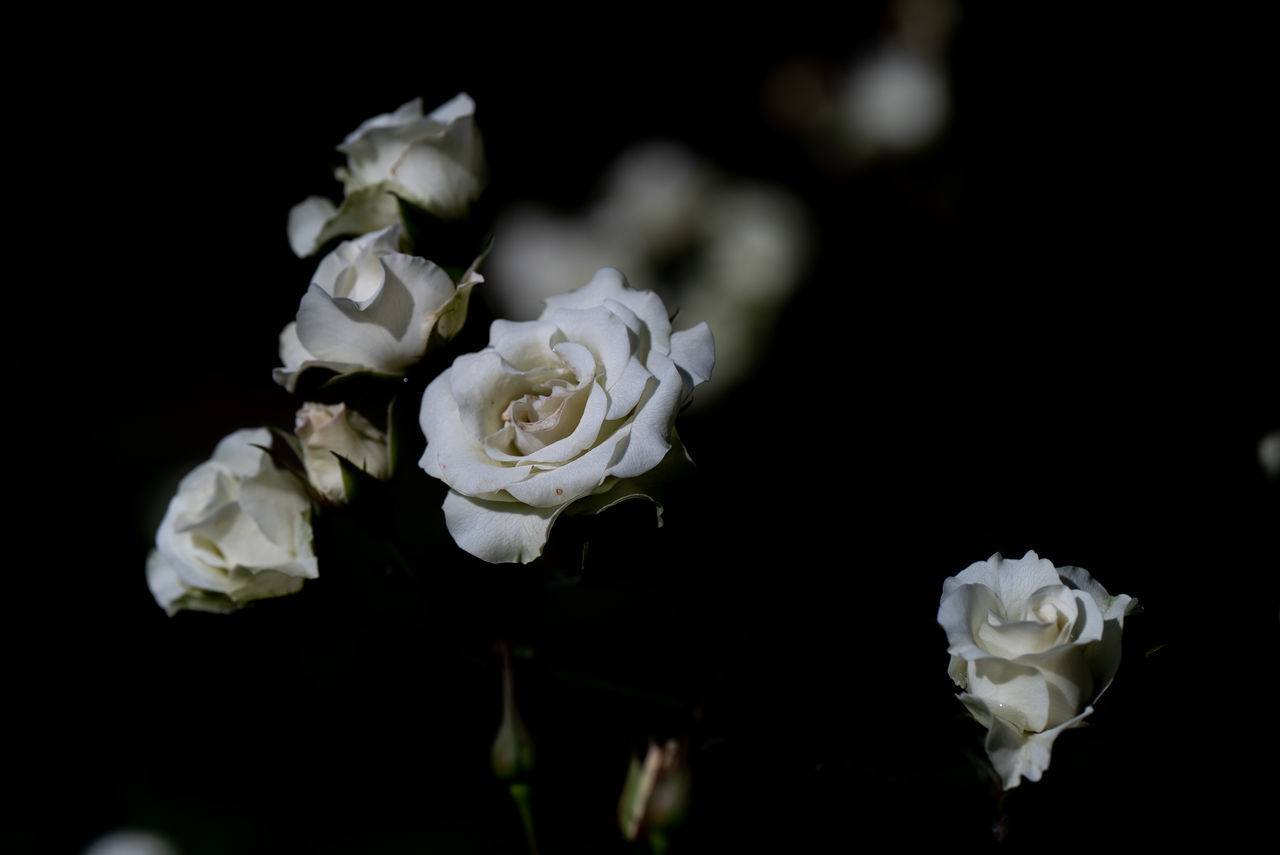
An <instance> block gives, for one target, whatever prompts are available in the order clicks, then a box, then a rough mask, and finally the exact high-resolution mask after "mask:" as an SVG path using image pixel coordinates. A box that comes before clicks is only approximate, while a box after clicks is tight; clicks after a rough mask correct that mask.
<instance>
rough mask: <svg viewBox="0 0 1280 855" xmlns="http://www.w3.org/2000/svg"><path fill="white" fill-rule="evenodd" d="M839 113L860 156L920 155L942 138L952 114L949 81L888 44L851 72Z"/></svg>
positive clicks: (930, 66)
mask: <svg viewBox="0 0 1280 855" xmlns="http://www.w3.org/2000/svg"><path fill="white" fill-rule="evenodd" d="M836 112H837V115H838V117H839V119H838V121H839V123H840V131H841V134H842V136H843V138H844V139H845V140H846V141H847V143H848V144H849V145H850V146H851V147H853V149H854V150H856V151H865V152H868V153H872V152H878V151H885V152H905V151H911V150H914V149H918V148H921V147H923V146H924V145H926V144H927V143H929V142H932V141H933V140H934V139H935V138H936V137H937V136H938V135H939V133H940V132H941V131H942V128H943V126H944V125H945V123H946V120H947V118H948V115H949V114H950V112H951V98H950V93H949V91H948V84H947V78H946V77H945V75H944V74H943V73H942V71H941V69H939V68H938V66H937V65H936V64H935V63H934V62H932V61H930V60H929V58H928V57H926V56H924V55H922V54H921V53H919V52H917V51H914V50H911V49H909V48H907V47H906V46H904V45H900V44H897V43H895V42H893V41H890V42H887V43H886V44H885V45H884V46H882V47H881V49H880V50H878V51H877V52H875V53H872V54H870V55H869V56H867V57H864V58H863V59H862V60H861V61H860V62H858V63H857V64H856V65H854V66H853V67H852V68H851V69H850V71H849V74H848V77H847V78H846V79H845V81H844V84H843V86H842V87H841V91H840V95H839V97H838V98H837V101H836Z"/></svg>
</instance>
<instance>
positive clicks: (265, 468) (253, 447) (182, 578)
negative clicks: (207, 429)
mask: <svg viewBox="0 0 1280 855" xmlns="http://www.w3.org/2000/svg"><path fill="white" fill-rule="evenodd" d="M270 444H271V433H270V431H268V430H267V429H266V428H257V429H246V430H239V431H236V432H235V433H233V434H231V435H230V436H227V437H226V438H224V439H223V440H222V441H221V442H219V443H218V446H217V448H216V449H215V450H214V453H213V457H212V458H211V459H209V460H207V461H205V462H204V463H202V464H200V465H199V466H197V467H196V468H195V469H193V470H192V471H191V472H190V473H189V474H188V475H187V476H186V477H185V478H183V479H182V481H181V482H180V483H179V484H178V492H177V495H175V496H174V497H173V500H172V501H171V502H170V503H169V509H168V511H167V512H166V513H165V516H164V519H163V520H162V521H161V522H160V527H159V529H157V531H156V548H155V549H154V550H153V551H152V552H151V554H150V556H149V557H148V558H147V584H148V585H149V586H150V588H151V593H152V595H153V596H154V597H155V598H156V602H157V603H159V604H160V606H161V607H162V608H164V610H165V611H167V612H168V613H169V614H171V615H172V614H175V613H176V612H178V611H179V610H181V609H193V610H197V611H211V612H226V611H232V610H233V609H236V608H238V607H239V606H242V605H244V604H245V603H247V602H249V601H250V600H257V599H261V598H263V597H278V596H281V595H284V594H292V593H294V592H296V591H299V590H301V588H302V583H303V580H305V579H314V578H316V576H317V575H318V571H317V564H316V556H315V552H314V551H313V548H312V542H311V537H312V536H311V500H310V498H309V497H308V496H307V492H306V489H305V488H304V487H303V485H302V484H301V482H299V481H298V479H297V478H295V477H294V476H293V475H291V474H289V473H287V472H284V471H282V470H280V469H277V468H276V466H275V464H274V463H273V462H272V461H271V458H270V457H269V456H268V455H267V453H266V452H264V451H263V450H262V448H265V447H268V446H270Z"/></svg>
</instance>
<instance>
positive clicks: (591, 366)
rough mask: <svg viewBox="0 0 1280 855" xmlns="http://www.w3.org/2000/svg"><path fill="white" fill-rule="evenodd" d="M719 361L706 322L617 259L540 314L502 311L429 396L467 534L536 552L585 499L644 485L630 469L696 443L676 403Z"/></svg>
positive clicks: (508, 552)
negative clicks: (627, 274)
mask: <svg viewBox="0 0 1280 855" xmlns="http://www.w3.org/2000/svg"><path fill="white" fill-rule="evenodd" d="M714 361H715V351H714V345H713V343H712V340H711V332H710V330H709V329H708V328H707V325H706V324H699V325H698V326H695V327H693V328H692V329H688V330H684V331H681V332H675V333H673V332H672V331H671V323H670V320H669V319H668V315H667V309H666V307H665V306H664V305H663V303H662V300H661V299H660V298H659V297H658V296H657V295H656V294H654V293H653V292H651V291H635V290H632V289H631V288H630V287H629V286H628V285H627V281H626V279H625V278H624V277H623V276H622V274H621V273H619V272H618V271H617V270H613V269H610V268H605V269H602V270H600V271H599V272H597V273H596V275H595V276H594V277H593V278H592V280H591V281H590V282H588V283H587V284H586V285H585V286H583V287H582V288H579V289H578V290H576V291H572V292H570V293H568V294H561V295H559V296H556V297H551V298H549V299H548V300H547V301H546V309H545V310H544V311H543V313H542V315H541V316H540V317H539V318H538V320H536V321H524V322H513V321H501V320H500V321H494V323H493V326H492V327H491V328H490V332H489V346H488V347H487V348H485V349H484V350H482V351H480V352H479V353H472V354H467V355H464V356H460V357H458V358H457V359H456V360H454V363H453V365H452V367H450V368H449V369H447V370H445V371H444V372H443V373H441V374H440V376H439V377H437V378H436V379H435V380H433V381H432V382H431V384H430V385H429V386H428V387H427V390H426V393H425V394H424V395H423V398H422V413H421V425H422V432H423V433H424V434H425V435H426V438H427V449H426V452H425V453H424V454H423V456H422V460H421V465H422V468H423V469H425V470H426V472H427V474H428V475H431V476H432V477H434V478H439V479H441V480H442V481H444V482H445V483H446V484H448V485H449V487H450V490H449V494H448V495H447V496H446V497H445V501H444V513H445V522H446V524H447V525H448V528H449V532H450V534H452V535H453V538H454V540H455V541H456V542H457V544H458V546H460V547H461V548H462V549H464V550H466V551H467V552H469V553H471V554H472V555H475V556H477V557H479V558H482V559H484V560H485V561H490V562H494V563H500V562H521V563H528V562H529V561H532V560H533V559H535V558H537V557H538V555H540V554H541V553H542V548H543V545H544V544H545V543H546V539H547V535H548V533H549V531H550V529H551V526H552V524H553V523H554V522H555V520H556V518H557V517H558V516H559V515H560V514H561V512H563V511H564V510H565V508H567V507H568V506H569V505H570V504H572V503H573V502H575V501H577V500H579V499H582V498H584V497H587V496H592V497H595V498H594V501H595V502H596V503H597V505H598V509H603V508H604V507H607V506H609V505H611V504H614V503H615V502H618V501H621V500H622V499H624V498H629V497H632V496H637V495H643V494H642V493H641V492H640V491H638V490H637V489H636V488H635V487H634V486H633V485H632V483H630V479H633V478H636V477H637V476H641V475H644V474H645V473H648V472H649V471H650V470H652V469H654V468H655V467H657V466H658V464H659V463H662V462H663V460H664V458H666V457H667V456H668V454H669V453H670V454H674V455H683V454H684V452H683V448H682V447H680V443H679V439H678V438H677V436H676V432H675V415H676V411H677V410H678V409H679V408H680V406H681V405H682V404H683V403H685V402H686V401H688V400H689V398H690V396H691V395H692V392H693V387H694V386H696V385H698V384H700V383H702V382H704V381H705V380H707V379H708V378H709V377H710V376H711V368H712V365H713V363H714Z"/></svg>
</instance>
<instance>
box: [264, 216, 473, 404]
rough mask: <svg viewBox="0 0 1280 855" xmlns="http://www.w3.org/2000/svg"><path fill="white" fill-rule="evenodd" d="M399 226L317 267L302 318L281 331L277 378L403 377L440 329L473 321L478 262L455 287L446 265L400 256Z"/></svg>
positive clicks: (286, 382)
mask: <svg viewBox="0 0 1280 855" xmlns="http://www.w3.org/2000/svg"><path fill="white" fill-rule="evenodd" d="M402 233H403V230H402V228H401V226H399V225H394V226H388V227H387V228H385V229H383V230H381V231H377V232H371V233H370V234H367V235H363V236H362V237H359V238H357V239H355V240H349V241H343V242H342V243H340V244H339V245H338V246H337V248H336V249H334V250H333V252H331V253H329V254H328V255H326V256H325V257H324V259H323V260H322V261H321V262H320V264H319V266H318V267H316V272H315V276H314V277H312V280H311V287H310V288H308V289H307V293H306V294H304V295H303V297H302V302H301V303H300V304H299V305H298V319H297V321H295V322H293V323H290V324H289V325H287V326H286V327H285V328H284V331H283V332H282V333H281V334H280V360H281V361H282V362H283V363H284V366H283V367H281V368H277V369H275V371H274V372H273V374H272V376H273V377H274V378H275V381H276V382H277V383H279V384H280V385H281V386H284V387H285V388H286V389H288V390H289V391H290V392H292V391H294V390H295V388H296V386H297V382H298V377H299V376H300V375H301V374H302V373H303V372H304V371H307V370H309V369H312V368H324V369H328V370H329V371H334V372H337V373H339V374H349V373H351V372H355V371H369V372H374V373H379V374H403V373H404V372H405V371H407V370H408V369H409V367H410V366H412V365H413V364H414V363H415V362H417V361H418V360H419V359H421V358H422V354H423V353H424V352H425V351H426V349H427V342H428V341H429V340H430V338H431V334H432V332H433V331H434V332H435V333H436V334H437V335H439V336H441V337H443V338H446V339H447V338H450V337H452V336H453V335H455V334H456V333H457V332H458V330H460V329H461V328H462V325H463V323H464V322H465V321H466V317H467V302H468V299H469V297H470V294H471V288H472V287H473V286H474V285H476V284H477V283H479V282H482V281H484V278H483V277H482V276H480V274H478V273H476V272H475V267H474V265H473V266H472V268H471V269H470V270H467V271H466V273H465V274H464V275H463V277H462V281H461V282H459V283H456V284H455V283H454V281H453V280H452V279H451V278H450V277H449V274H448V273H445V272H444V270H442V269H441V268H440V267H438V266H436V265H435V264H434V263H432V262H430V261H427V260H426V259H425V258H418V257H417V256H414V255H408V254H406V253H403V252H401V251H400V239H401V235H402Z"/></svg>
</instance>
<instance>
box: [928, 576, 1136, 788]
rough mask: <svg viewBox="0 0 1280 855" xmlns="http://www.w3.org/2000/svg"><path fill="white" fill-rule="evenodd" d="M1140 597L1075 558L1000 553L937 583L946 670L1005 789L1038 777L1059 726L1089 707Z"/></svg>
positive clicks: (1116, 661) (1111, 671)
mask: <svg viewBox="0 0 1280 855" xmlns="http://www.w3.org/2000/svg"><path fill="white" fill-rule="evenodd" d="M1137 605H1138V603H1137V601H1136V600H1134V599H1132V598H1130V597H1128V596H1126V595H1124V594H1119V595H1116V596H1112V595H1111V594H1108V593H1107V590H1106V589H1105V588H1103V587H1102V586H1101V585H1099V584H1098V583H1097V582H1095V581H1094V580H1093V578H1092V577H1091V576H1090V575H1089V574H1088V573H1086V572H1085V571H1084V570H1082V569H1080V568H1079V567H1058V568H1054V566H1053V564H1052V562H1050V561H1047V560H1045V559H1042V558H1040V557H1039V556H1038V555H1036V554H1035V553H1034V552H1028V553H1027V554H1026V555H1024V556H1023V557H1022V558H1021V559H1018V560H1015V561H1010V560H1007V559H1005V558H1002V557H1001V556H1000V554H999V553H996V554H995V555H993V556H991V557H990V558H988V559H987V560H986V561H979V562H977V563H975V564H971V565H970V566H969V567H967V568H965V570H963V571H962V572H961V573H959V574H958V575H956V576H952V577H951V578H949V579H947V580H946V581H945V582H943V585H942V602H941V604H940V606H939V608H938V623H939V624H941V625H942V628H943V629H945V630H946V632H947V642H948V645H949V646H948V647H947V652H948V653H950V654H951V663H950V665H949V666H948V669H947V673H948V674H950V676H951V679H952V680H954V681H955V683H956V684H957V685H958V686H960V687H961V688H962V689H964V690H965V692H964V694H962V695H961V696H960V701H961V702H962V703H963V704H964V705H965V706H966V707H967V708H968V710H969V712H970V713H971V714H972V715H973V717H974V718H976V719H977V720H978V721H979V722H980V723H981V724H982V725H983V726H985V727H987V728H988V731H987V743H986V748H987V756H988V757H989V758H990V759H991V763H992V765H993V766H995V769H996V771H997V772H998V773H999V774H1000V777H1001V779H1002V780H1003V781H1004V786H1005V788H1006V789H1009V788H1012V787H1016V786H1017V785H1018V783H1019V781H1020V780H1021V779H1022V778H1024V777H1025V778H1027V779H1028V780H1031V781H1038V780H1040V776H1041V774H1042V773H1043V772H1044V770H1045V769H1047V768H1048V767H1049V754H1050V751H1051V749H1052V748H1053V741H1054V740H1055V739H1056V738H1057V736H1058V734H1060V733H1061V732H1062V731H1064V730H1066V729H1067V728H1070V727H1075V726H1076V725H1078V724H1080V722H1081V721H1082V720H1083V719H1084V718H1085V716H1087V715H1089V714H1090V713H1092V712H1093V707H1092V706H1091V704H1092V703H1093V702H1094V701H1096V700H1097V698H1098V696H1099V695H1101V694H1102V692H1103V690H1105V689H1106V688H1107V686H1108V685H1110V683H1111V679H1112V677H1114V676H1115V673H1116V669H1117V668H1118V667H1119V665H1120V633H1121V630H1122V628H1123V626H1124V618H1125V615H1127V614H1129V612H1131V611H1133V609H1134V608H1136V607H1137Z"/></svg>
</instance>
